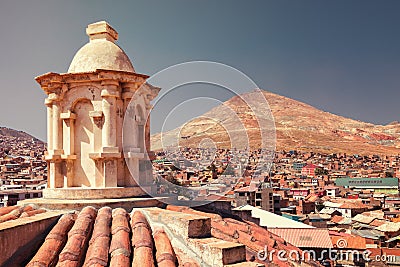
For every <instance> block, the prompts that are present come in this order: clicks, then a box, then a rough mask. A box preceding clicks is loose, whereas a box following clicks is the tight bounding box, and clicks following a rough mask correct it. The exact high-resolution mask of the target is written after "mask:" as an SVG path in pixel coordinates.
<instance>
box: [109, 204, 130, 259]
mask: <svg viewBox="0 0 400 267" xmlns="http://www.w3.org/2000/svg"><path fill="white" fill-rule="evenodd" d="M112 217H113V219H112V225H111V234H112V238H111V244H110V251H109V252H110V255H111V260H110V266H121V267H124V266H130V265H131V260H130V256H131V251H132V248H131V242H130V237H129V235H130V232H131V229H130V227H129V221H128V214H127V212H126V211H125V210H124V209H121V208H117V209H115V210H113V212H112Z"/></svg>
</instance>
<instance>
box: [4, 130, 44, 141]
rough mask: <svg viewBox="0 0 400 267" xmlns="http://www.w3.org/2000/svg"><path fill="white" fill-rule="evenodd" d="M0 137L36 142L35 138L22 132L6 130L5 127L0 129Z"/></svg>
mask: <svg viewBox="0 0 400 267" xmlns="http://www.w3.org/2000/svg"><path fill="white" fill-rule="evenodd" d="M0 136H7V137H16V138H23V139H34V140H38V139H37V138H35V137H33V136H32V135H30V134H27V133H25V132H23V131H18V130H14V129H11V128H7V127H0ZM38 141H39V140H38Z"/></svg>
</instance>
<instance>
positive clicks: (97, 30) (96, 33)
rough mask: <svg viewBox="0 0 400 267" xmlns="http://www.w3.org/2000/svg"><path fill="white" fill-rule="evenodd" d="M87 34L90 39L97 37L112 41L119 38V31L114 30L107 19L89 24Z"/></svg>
mask: <svg viewBox="0 0 400 267" xmlns="http://www.w3.org/2000/svg"><path fill="white" fill-rule="evenodd" d="M86 34H87V35H88V36H89V39H90V41H92V40H96V39H106V40H107V41H110V42H113V43H114V42H115V41H116V40H118V32H117V31H116V30H114V28H113V27H111V26H110V24H108V23H107V22H106V21H99V22H95V23H92V24H89V25H88V26H87V28H86Z"/></svg>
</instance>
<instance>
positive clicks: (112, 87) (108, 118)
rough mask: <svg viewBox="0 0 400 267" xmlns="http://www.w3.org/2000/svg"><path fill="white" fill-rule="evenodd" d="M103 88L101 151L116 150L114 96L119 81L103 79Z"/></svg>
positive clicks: (117, 94)
mask: <svg viewBox="0 0 400 267" xmlns="http://www.w3.org/2000/svg"><path fill="white" fill-rule="evenodd" d="M102 85H103V86H104V89H103V90H102V91H101V96H102V98H103V100H102V108H103V114H104V125H103V129H102V147H103V152H113V153H115V152H118V148H117V147H116V145H117V128H116V127H117V125H116V116H117V114H116V98H117V97H119V93H118V91H117V89H118V85H119V83H118V82H117V81H103V82H102Z"/></svg>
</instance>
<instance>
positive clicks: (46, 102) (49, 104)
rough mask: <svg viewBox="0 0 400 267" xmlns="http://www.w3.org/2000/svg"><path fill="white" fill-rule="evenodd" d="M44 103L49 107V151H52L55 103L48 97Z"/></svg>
mask: <svg viewBox="0 0 400 267" xmlns="http://www.w3.org/2000/svg"><path fill="white" fill-rule="evenodd" d="M44 104H45V105H46V107H47V151H48V152H49V153H52V150H53V103H52V101H51V100H50V99H49V98H46V100H45V101H44Z"/></svg>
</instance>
